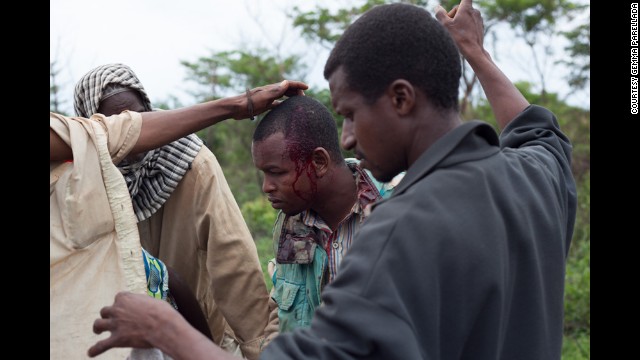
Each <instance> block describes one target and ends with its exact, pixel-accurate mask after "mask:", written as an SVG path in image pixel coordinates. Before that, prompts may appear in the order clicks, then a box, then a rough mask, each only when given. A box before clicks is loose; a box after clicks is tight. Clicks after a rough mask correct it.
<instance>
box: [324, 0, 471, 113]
mask: <svg viewBox="0 0 640 360" xmlns="http://www.w3.org/2000/svg"><path fill="white" fill-rule="evenodd" d="M340 66H342V69H343V71H344V72H345V75H346V81H347V85H348V87H349V88H350V89H351V90H353V91H356V92H357V93H359V94H361V95H362V96H363V97H364V98H365V100H366V101H367V102H368V103H370V104H372V103H374V102H375V101H376V100H377V99H378V98H379V97H380V96H381V95H382V93H383V92H384V91H385V89H386V88H387V86H389V84H390V83H391V82H393V81H394V80H396V79H405V80H407V81H409V82H410V83H411V84H413V85H414V86H416V87H418V88H419V89H420V90H422V91H423V92H424V93H425V94H426V95H427V96H428V97H429V99H430V100H431V102H432V104H433V105H435V106H437V107H440V108H442V109H456V110H457V109H458V87H459V85H460V73H461V60H460V54H459V52H458V48H457V46H456V44H455V42H454V41H453V38H452V37H451V35H449V33H448V32H447V30H446V29H445V28H444V26H442V25H441V24H440V23H439V22H438V21H437V20H436V19H435V18H434V17H433V16H431V14H429V12H427V11H426V10H425V9H423V8H420V7H418V6H415V5H410V4H400V3H397V4H389V5H378V6H375V7H373V8H371V9H370V10H369V11H367V12H365V13H364V14H363V15H362V16H361V17H360V18H359V19H358V20H356V21H355V22H354V23H353V24H351V25H350V26H349V27H348V28H347V30H346V31H345V32H344V34H343V35H342V37H341V38H340V39H339V40H338V42H337V43H336V45H335V47H334V48H333V50H332V51H331V54H330V55H329V59H328V60H327V62H326V64H325V67H324V77H325V79H327V80H328V79H329V77H330V76H331V75H332V74H333V73H334V72H335V71H336V70H337V69H338V68H339V67H340Z"/></svg>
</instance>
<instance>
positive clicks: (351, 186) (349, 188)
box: [311, 162, 358, 231]
mask: <svg viewBox="0 0 640 360" xmlns="http://www.w3.org/2000/svg"><path fill="white" fill-rule="evenodd" d="M321 185H322V186H321ZM318 188H319V190H320V191H319V192H318V199H319V200H318V201H317V203H316V204H315V205H314V206H312V207H311V209H312V210H313V211H315V212H316V213H317V214H318V215H319V216H320V217H321V218H322V220H324V222H325V223H326V224H327V226H329V228H330V229H331V230H332V231H334V230H335V229H336V228H337V227H338V225H340V223H341V222H342V220H344V218H346V217H347V215H349V213H350V212H351V209H352V208H353V205H354V204H355V203H356V200H357V198H358V189H357V188H356V182H355V180H354V178H353V173H352V172H351V170H350V169H349V167H348V166H347V164H346V163H344V162H343V163H342V164H341V165H336V166H333V167H332V169H331V170H330V171H329V172H328V173H327V175H326V176H324V177H322V179H320V181H319V184H318Z"/></svg>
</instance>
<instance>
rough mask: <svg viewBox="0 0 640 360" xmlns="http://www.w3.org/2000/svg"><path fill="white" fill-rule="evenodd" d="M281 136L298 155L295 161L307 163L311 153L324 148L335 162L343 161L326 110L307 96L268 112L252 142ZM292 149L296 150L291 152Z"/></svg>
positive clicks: (335, 134) (287, 100) (328, 112)
mask: <svg viewBox="0 0 640 360" xmlns="http://www.w3.org/2000/svg"><path fill="white" fill-rule="evenodd" d="M279 132H281V133H283V134H284V138H285V139H286V140H287V141H288V142H290V143H291V144H296V146H295V147H289V149H291V150H290V151H296V152H298V154H297V156H296V158H299V159H301V160H302V159H309V157H310V156H311V154H312V153H313V150H314V149H315V148H317V147H323V148H324V149H326V150H327V152H328V153H329V155H330V156H331V158H332V159H333V161H334V162H336V163H337V162H340V161H344V158H343V156H342V153H341V152H340V145H339V143H338V128H337V126H336V123H335V120H334V119H333V116H332V115H331V112H330V111H329V109H327V107H326V106H324V105H323V104H322V103H321V102H319V101H317V100H315V99H312V98H310V97H308V96H292V97H290V98H288V99H286V100H284V101H283V102H282V103H281V104H280V105H278V106H276V107H275V108H274V109H273V110H271V111H270V112H269V113H268V114H267V115H266V116H265V117H264V118H263V119H262V120H261V121H260V123H259V124H258V127H256V130H255V132H254V133H253V142H258V141H262V140H264V139H266V138H267V137H269V136H271V135H273V134H276V133H279ZM294 149H295V150H294Z"/></svg>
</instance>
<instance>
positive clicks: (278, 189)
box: [251, 132, 357, 230]
mask: <svg viewBox="0 0 640 360" xmlns="http://www.w3.org/2000/svg"><path fill="white" fill-rule="evenodd" d="M251 154H252V156H253V164H254V165H255V166H256V168H257V169H259V170H260V171H262V172H263V173H264V181H263V182H262V191H263V192H264V193H265V194H267V198H268V199H269V201H270V202H271V204H272V207H273V208H274V209H280V210H282V212H284V213H285V214H287V215H295V214H299V213H301V212H302V211H305V210H308V209H311V210H313V211H315V212H316V213H317V214H318V215H319V216H320V217H321V218H322V219H323V220H324V221H325V223H326V224H327V225H328V226H329V228H331V229H332V230H335V229H336V228H337V227H338V225H340V223H341V222H342V221H343V220H344V219H345V217H346V216H347V215H349V213H350V212H351V208H352V207H353V205H354V203H355V202H356V199H357V189H356V186H355V183H354V182H353V174H352V172H351V170H349V168H348V167H347V165H346V164H345V162H344V161H339V162H336V161H335V160H334V159H332V158H331V155H330V154H329V152H328V151H327V150H326V149H324V148H322V147H318V148H316V149H314V150H313V154H312V156H311V159H310V160H309V161H306V162H304V161H303V162H302V165H299V167H302V168H296V162H295V161H294V160H296V161H298V160H300V159H297V158H296V157H295V155H294V156H293V159H292V153H291V147H290V146H289V143H288V142H287V140H286V139H285V138H284V134H283V133H281V132H279V133H276V134H273V135H271V136H269V137H267V138H266V139H264V140H262V141H258V142H254V143H253V144H252V147H251Z"/></svg>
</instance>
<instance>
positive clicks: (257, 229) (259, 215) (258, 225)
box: [240, 196, 278, 240]
mask: <svg viewBox="0 0 640 360" xmlns="http://www.w3.org/2000/svg"><path fill="white" fill-rule="evenodd" d="M240 211H241V212H242V216H243V217H244V220H245V221H246V222H247V226H249V230H251V235H252V236H253V239H254V240H256V239H260V238H263V237H268V238H271V235H272V233H273V224H274V223H275V221H276V216H277V215H278V213H277V212H276V210H275V209H274V208H272V207H271V204H270V203H269V201H268V200H267V199H265V197H264V196H259V197H258V198H256V199H254V200H250V201H247V202H245V203H243V204H242V206H241V207H240Z"/></svg>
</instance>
